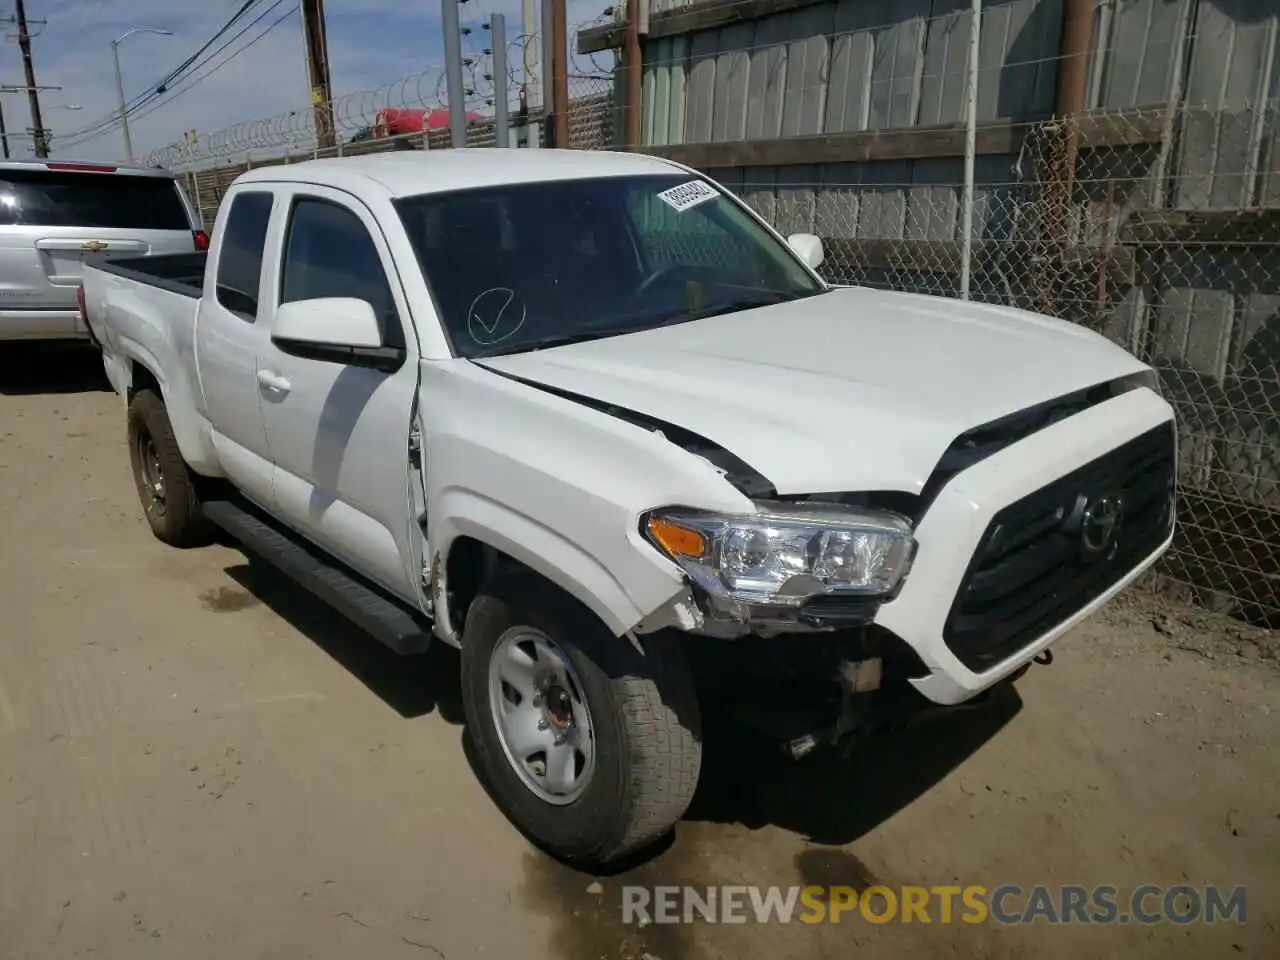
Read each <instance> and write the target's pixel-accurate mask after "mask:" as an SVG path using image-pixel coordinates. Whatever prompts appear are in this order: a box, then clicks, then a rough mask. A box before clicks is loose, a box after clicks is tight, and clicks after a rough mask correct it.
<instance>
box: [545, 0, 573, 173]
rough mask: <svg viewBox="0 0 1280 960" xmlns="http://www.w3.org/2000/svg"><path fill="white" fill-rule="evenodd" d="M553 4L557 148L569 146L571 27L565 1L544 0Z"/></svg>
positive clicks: (554, 99) (553, 103) (553, 87)
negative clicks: (567, 18)
mask: <svg viewBox="0 0 1280 960" xmlns="http://www.w3.org/2000/svg"><path fill="white" fill-rule="evenodd" d="M543 2H544V3H546V2H549V3H550V4H551V97H552V102H551V109H552V111H553V112H554V113H555V127H554V128H553V129H554V130H555V136H556V140H555V146H556V147H558V148H560V149H561V150H564V149H566V148H567V147H568V146H569V25H568V22H567V21H566V19H565V17H566V12H565V0H543Z"/></svg>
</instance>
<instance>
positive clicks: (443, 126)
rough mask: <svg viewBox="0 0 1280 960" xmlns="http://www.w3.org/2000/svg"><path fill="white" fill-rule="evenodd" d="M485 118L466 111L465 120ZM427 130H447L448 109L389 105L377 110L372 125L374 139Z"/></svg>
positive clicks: (472, 120)
mask: <svg viewBox="0 0 1280 960" xmlns="http://www.w3.org/2000/svg"><path fill="white" fill-rule="evenodd" d="M483 119H485V118H484V117H483V116H481V115H480V114H478V113H468V114H467V122H468V123H471V122H474V121H477V120H483ZM424 128H425V129H427V130H447V129H448V128H449V111H448V110H413V109H410V108H408V107H390V108H388V109H386V110H379V111H378V117H377V120H375V121H374V125H373V136H374V139H375V140H381V139H382V138H383V137H395V136H399V135H400V134H405V133H421V132H422V131H423V129H424Z"/></svg>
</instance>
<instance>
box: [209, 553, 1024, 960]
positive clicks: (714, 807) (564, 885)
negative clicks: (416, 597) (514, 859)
mask: <svg viewBox="0 0 1280 960" xmlns="http://www.w3.org/2000/svg"><path fill="white" fill-rule="evenodd" d="M226 572H227V575H228V576H229V577H231V578H232V579H233V580H234V581H235V582H236V583H237V584H239V585H240V586H241V587H243V588H244V589H245V590H246V591H248V592H249V594H251V595H252V596H253V597H255V598H257V599H259V600H261V601H262V602H263V603H265V604H266V605H267V606H269V607H270V608H271V609H272V610H274V611H275V612H276V613H278V614H279V615H280V616H281V617H283V618H284V619H285V620H287V621H288V622H289V623H290V624H292V625H293V626H294V627H295V628H296V629H297V630H298V631H299V632H301V633H302V634H304V635H305V636H307V637H309V638H310V639H311V640H312V641H313V642H314V643H315V644H316V645H317V646H318V647H320V648H321V649H323V650H324V651H325V652H326V653H328V654H329V655H330V656H331V657H332V658H333V659H334V660H336V661H337V662H338V663H340V664H341V665H342V666H343V667H345V668H346V669H347V670H348V671H350V672H351V673H352V674H353V675H354V676H355V677H356V678H357V679H359V680H360V681H361V682H362V683H364V685H365V686H366V687H368V688H369V689H370V690H371V691H372V692H374V693H375V694H376V695H377V696H378V697H380V698H381V699H382V700H383V701H384V702H386V703H387V704H388V705H389V706H391V707H392V708H393V709H395V710H396V711H397V712H398V713H399V714H400V715H401V716H404V717H406V718H411V717H419V716H422V715H424V714H427V713H430V712H431V711H432V710H438V711H439V712H440V715H441V716H442V717H443V718H444V719H445V720H447V721H448V722H450V723H458V724H460V723H461V722H462V710H461V702H460V701H461V697H460V692H459V689H458V655H457V653H456V651H454V650H453V649H452V648H450V647H447V646H446V645H445V644H443V643H437V644H434V645H433V648H432V650H431V651H429V652H428V653H426V654H423V655H421V656H415V657H402V656H399V655H397V654H395V653H392V652H391V651H390V650H387V649H386V648H384V647H382V646H381V645H380V644H379V643H377V641H375V640H373V639H372V638H370V637H369V636H367V635H366V634H365V633H363V632H362V631H361V630H359V629H358V628H357V627H355V626H354V625H352V624H350V623H348V622H347V621H345V620H344V619H343V618H342V617H341V616H340V615H338V614H337V613H335V612H334V611H332V610H331V609H329V608H328V607H327V606H326V605H325V604H323V603H322V602H321V601H319V600H317V599H315V598H314V597H312V596H311V595H310V594H309V593H307V592H306V591H304V590H303V589H302V588H300V587H298V586H297V585H296V584H294V583H293V582H292V581H291V580H289V579H287V578H286V577H285V576H284V575H282V574H280V573H278V572H276V571H275V570H273V569H271V568H269V567H267V566H265V565H264V564H262V563H260V562H258V561H256V560H253V561H251V562H249V563H245V564H242V565H236V566H233V567H229V568H228V569H227V571H226ZM208 602H210V603H215V604H217V603H222V604H227V609H234V608H235V607H236V604H237V603H239V602H242V601H237V600H235V599H234V598H232V597H231V596H230V595H226V596H224V595H223V594H218V595H217V596H211V598H210V600H209V601H208ZM1021 708H1022V701H1021V698H1020V697H1019V696H1018V694H1017V692H1016V690H1015V689H1014V688H1012V687H1007V688H1004V689H1001V690H998V691H996V692H995V693H994V695H993V696H992V697H991V698H990V699H989V700H988V701H986V702H985V703H983V704H982V705H981V706H980V707H977V708H974V709H971V710H964V711H960V712H958V713H955V714H952V715H947V716H945V717H944V718H941V719H934V720H928V721H924V722H921V723H919V724H917V725H915V726H912V727H907V728H905V729H902V730H898V731H894V732H889V733H885V734H882V735H880V736H879V737H876V738H873V739H869V740H867V741H866V742H865V743H863V744H861V745H859V746H857V747H856V748H855V749H854V750H853V751H852V752H851V753H850V754H849V755H847V756H846V755H842V754H840V753H837V752H834V751H828V752H819V753H815V754H814V755H812V756H811V757H808V758H806V759H805V760H802V761H798V762H797V761H792V760H789V759H787V758H786V757H784V756H782V755H781V754H780V753H779V752H778V751H777V749H776V748H772V747H771V746H770V745H769V744H767V743H764V742H761V741H760V740H759V739H758V738H756V737H755V736H753V735H752V734H750V733H748V732H747V731H745V730H743V729H741V728H740V727H738V726H736V725H734V724H733V723H731V722H729V721H725V720H719V719H709V720H708V723H707V729H706V731H705V742H704V762H703V770H702V776H701V780H700V784H699V788H698V793H697V795H696V796H695V798H694V801H693V804H692V805H691V806H690V809H689V811H688V814H687V815H686V817H685V820H684V822H683V823H681V824H679V826H678V827H677V829H676V831H675V832H674V833H673V834H671V835H668V836H667V837H664V838H663V839H662V840H661V841H659V842H658V843H657V844H655V845H654V846H652V847H650V848H649V849H647V850H644V851H642V852H640V853H639V854H636V855H634V856H632V857H630V858H628V859H627V860H626V861H625V862H622V863H618V864H616V865H615V866H614V868H613V869H611V870H609V871H607V872H604V873H598V874H591V873H584V872H581V871H579V870H576V869H574V868H572V867H569V866H566V865H564V864H561V863H558V862H557V861H556V860H554V859H552V858H551V857H549V856H547V855H546V854H545V853H543V852H540V851H539V850H537V849H530V850H529V851H528V852H527V853H526V854H525V858H524V873H525V876H524V880H523V883H522V893H523V898H524V899H525V900H526V902H527V904H528V905H529V906H530V907H532V908H534V909H536V910H538V911H539V912H540V913H542V914H544V915H545V916H547V917H548V918H550V919H551V921H552V930H551V934H550V946H551V947H552V952H553V954H555V955H557V956H564V957H575V958H577V957H584V958H585V957H591V958H600V960H639V958H645V957H649V958H661V960H692V958H694V957H698V956H702V955H703V953H702V951H701V946H700V944H699V943H698V940H697V938H698V936H699V930H700V929H701V928H699V927H696V926H695V925H690V924H670V925H667V924H650V925H644V926H642V925H638V924H636V923H634V922H627V919H628V918H626V917H625V916H624V914H623V911H622V907H621V904H622V900H621V887H622V886H623V885H635V886H641V887H646V888H648V889H649V890H652V889H653V888H655V887H658V886H689V887H695V888H699V889H704V888H706V887H708V886H710V885H714V884H722V883H741V882H742V880H741V878H740V877H737V876H730V877H726V876H717V875H714V873H713V871H714V866H713V865H714V864H715V863H716V862H723V861H722V858H721V860H720V861H717V858H714V857H711V856H710V855H709V853H708V851H709V850H710V849H711V848H713V847H718V848H720V852H722V853H723V852H724V848H725V846H726V845H727V844H732V843H740V842H742V838H741V836H740V835H739V836H738V837H737V839H734V836H733V833H732V832H731V830H732V827H738V828H739V829H740V827H742V826H745V827H746V828H748V829H750V830H757V829H761V828H764V827H768V826H776V827H781V828H783V829H785V830H787V831H790V832H792V833H794V834H797V835H798V837H799V838H803V839H804V840H807V841H809V842H811V843H814V844H823V845H827V846H828V849H822V848H816V847H808V848H805V847H802V845H801V844H800V843H799V842H797V844H796V850H795V851H794V856H791V855H790V854H789V855H788V856H789V859H788V860H787V862H786V863H781V864H778V865H777V869H778V871H779V875H778V876H774V877H768V878H761V879H760V880H759V882H762V883H783V884H786V883H792V882H799V883H804V884H823V885H836V884H847V885H851V886H854V887H858V888H864V887H866V886H867V885H868V884H870V883H873V882H875V879H876V878H875V877H874V876H873V875H872V873H871V871H870V870H869V869H868V868H867V867H866V866H864V865H863V864H862V863H861V862H860V861H859V860H858V859H857V858H856V857H855V856H853V855H852V854H850V853H849V852H848V851H845V850H839V849H830V847H836V846H840V845H844V844H847V843H851V842H853V841H855V840H857V839H858V838H859V837H861V836H863V835H865V834H866V833H868V832H869V831H871V830H873V829H874V828H875V827H876V826H877V825H879V824H880V823H882V822H884V821H885V820H887V819H889V818H890V817H892V816H893V815H894V814H895V813H896V812H897V811H899V810H901V809H902V808H903V807H905V806H906V805H907V804H909V803H911V802H912V801H913V800H915V799H916V798H917V797H919V796H921V795H922V794H924V793H925V792H926V791H928V790H929V789H931V788H932V787H933V786H935V785H936V784H937V783H938V782H939V781H940V780H942V779H943V778H944V777H945V776H946V775H947V774H948V773H950V772H951V771H952V770H954V769H956V768H957V767H958V766H960V765H961V764H962V763H963V762H964V761H965V760H966V759H968V758H969V757H970V756H971V755H972V754H974V753H975V752H976V751H977V750H978V749H980V748H981V747H982V745H983V744H985V743H986V742H987V741H989V740H990V739H991V738H992V737H994V736H995V735H996V734H997V733H998V732H999V731H1000V730H1001V729H1003V727H1004V726H1005V725H1006V724H1008V723H1009V721H1010V720H1012V719H1013V717H1015V716H1016V715H1017V713H1018V712H1019V711H1020V710H1021ZM461 739H462V745H463V749H464V751H465V753H466V756H467V759H468V761H470V763H471V767H472V770H473V771H474V772H475V773H476V776H477V779H478V780H479V781H480V783H481V785H482V786H483V787H484V789H485V790H486V792H487V793H488V794H489V796H490V799H491V800H492V801H493V802H494V804H495V806H497V807H499V809H502V804H501V803H500V802H499V801H498V799H497V798H496V797H495V796H494V795H493V793H492V789H491V784H489V783H488V782H487V780H486V778H485V777H484V776H483V775H482V774H481V772H480V770H479V767H478V766H477V764H476V761H475V757H474V751H473V747H472V744H471V741H470V738H469V737H468V735H467V733H466V731H465V729H464V730H463V731H462V737H461ZM513 835H514V831H513ZM526 839H528V838H526ZM792 875H793V876H792Z"/></svg>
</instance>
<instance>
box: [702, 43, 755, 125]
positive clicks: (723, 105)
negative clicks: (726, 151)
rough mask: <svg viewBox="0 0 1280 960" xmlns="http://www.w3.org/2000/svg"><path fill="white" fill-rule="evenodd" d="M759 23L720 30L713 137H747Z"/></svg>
mask: <svg viewBox="0 0 1280 960" xmlns="http://www.w3.org/2000/svg"><path fill="white" fill-rule="evenodd" d="M754 34H755V24H751V23H736V24H734V25H733V26H731V27H725V28H724V29H723V30H721V31H719V39H718V41H717V49H718V50H719V55H718V56H717V57H716V71H715V82H714V85H713V87H712V90H713V93H712V113H711V140H712V141H713V142H716V143H719V142H723V141H725V140H743V139H745V138H746V134H747V78H748V77H749V76H750V73H751V55H750V53H749V52H748V49H749V48H750V46H751V38H752V36H753V35H754Z"/></svg>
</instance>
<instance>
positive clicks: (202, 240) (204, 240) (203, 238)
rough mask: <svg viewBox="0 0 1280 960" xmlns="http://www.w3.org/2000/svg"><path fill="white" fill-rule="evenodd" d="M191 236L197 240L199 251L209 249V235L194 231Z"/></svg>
mask: <svg viewBox="0 0 1280 960" xmlns="http://www.w3.org/2000/svg"><path fill="white" fill-rule="evenodd" d="M191 235H192V236H193V237H194V238H195V241H196V249H197V250H208V249H209V235H208V234H207V233H205V232H204V231H203V230H193V231H192V233H191Z"/></svg>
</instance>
